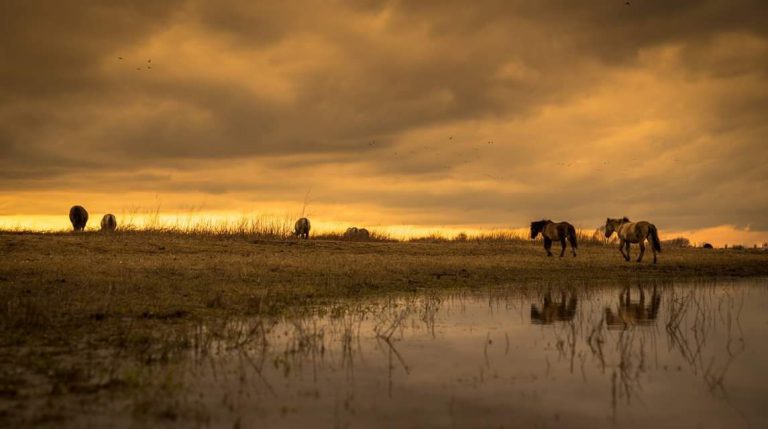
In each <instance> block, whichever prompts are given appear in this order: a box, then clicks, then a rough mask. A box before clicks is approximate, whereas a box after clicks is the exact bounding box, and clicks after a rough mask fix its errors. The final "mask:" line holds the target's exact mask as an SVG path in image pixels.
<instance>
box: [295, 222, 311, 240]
mask: <svg viewBox="0 0 768 429" xmlns="http://www.w3.org/2000/svg"><path fill="white" fill-rule="evenodd" d="M311 228H312V225H311V224H310V223H309V219H307V218H305V217H303V218H300V219H299V220H297V221H296V223H295V224H294V225H293V235H295V236H297V237H299V238H304V239H307V240H308V239H309V230H310V229H311Z"/></svg>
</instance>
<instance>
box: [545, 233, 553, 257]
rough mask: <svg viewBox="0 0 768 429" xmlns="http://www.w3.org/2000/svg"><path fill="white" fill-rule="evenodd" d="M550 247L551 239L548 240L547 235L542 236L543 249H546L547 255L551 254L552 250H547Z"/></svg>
mask: <svg viewBox="0 0 768 429" xmlns="http://www.w3.org/2000/svg"><path fill="white" fill-rule="evenodd" d="M551 248H552V240H550V239H549V238H548V237H544V250H546V251H547V256H552V252H550V251H549V249H551Z"/></svg>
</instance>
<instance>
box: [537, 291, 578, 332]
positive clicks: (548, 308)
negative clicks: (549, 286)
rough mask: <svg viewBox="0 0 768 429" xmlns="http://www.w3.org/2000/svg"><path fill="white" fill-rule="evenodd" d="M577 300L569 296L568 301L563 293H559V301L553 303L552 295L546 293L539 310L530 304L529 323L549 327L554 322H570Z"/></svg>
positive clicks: (573, 296)
mask: <svg viewBox="0 0 768 429" xmlns="http://www.w3.org/2000/svg"><path fill="white" fill-rule="evenodd" d="M577 305H578V300H577V299H576V295H574V294H571V295H570V297H569V298H568V299H566V297H565V292H561V293H560V300H559V301H553V300H552V294H551V293H550V292H549V291H547V294H546V295H544V305H542V306H541V309H539V307H538V306H537V305H536V304H531V323H533V324H535V325H551V324H552V323H554V322H570V321H571V320H573V317H574V316H576V306H577Z"/></svg>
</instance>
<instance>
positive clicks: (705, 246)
mask: <svg viewBox="0 0 768 429" xmlns="http://www.w3.org/2000/svg"><path fill="white" fill-rule="evenodd" d="M701 247H702V248H704V249H714V246H712V245H711V244H709V243H704V245H703V246H701Z"/></svg>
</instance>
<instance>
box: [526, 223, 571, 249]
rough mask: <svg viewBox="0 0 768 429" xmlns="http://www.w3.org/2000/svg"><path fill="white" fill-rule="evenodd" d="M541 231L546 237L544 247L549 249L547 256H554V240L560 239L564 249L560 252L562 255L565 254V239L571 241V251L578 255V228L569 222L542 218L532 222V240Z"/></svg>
mask: <svg viewBox="0 0 768 429" xmlns="http://www.w3.org/2000/svg"><path fill="white" fill-rule="evenodd" d="M539 233H541V236H542V237H544V249H545V250H546V251H547V256H552V252H551V251H550V249H552V242H553V241H560V245H561V246H563V250H562V251H561V252H560V257H561V258H562V257H563V255H565V239H566V238H567V239H568V241H569V242H570V243H571V252H573V256H574V257H575V256H576V249H577V248H578V247H579V244H578V243H577V242H576V228H574V227H573V225H571V224H570V223H568V222H558V223H555V222H552V221H551V220H548V219H547V220H540V221H536V222H531V240H533V239H535V238H536V236H538V235H539Z"/></svg>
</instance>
